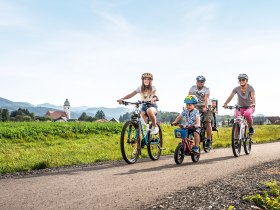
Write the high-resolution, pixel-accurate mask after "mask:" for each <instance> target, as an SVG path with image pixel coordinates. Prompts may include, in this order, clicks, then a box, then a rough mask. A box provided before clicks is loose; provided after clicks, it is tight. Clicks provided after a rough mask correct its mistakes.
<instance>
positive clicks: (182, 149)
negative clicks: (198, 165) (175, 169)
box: [174, 124, 200, 164]
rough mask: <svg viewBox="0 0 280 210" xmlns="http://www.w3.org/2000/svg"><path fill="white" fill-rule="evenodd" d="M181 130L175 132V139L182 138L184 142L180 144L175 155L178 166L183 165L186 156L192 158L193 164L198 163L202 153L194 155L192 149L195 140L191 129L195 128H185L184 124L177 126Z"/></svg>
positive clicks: (177, 129)
mask: <svg viewBox="0 0 280 210" xmlns="http://www.w3.org/2000/svg"><path fill="white" fill-rule="evenodd" d="M176 125H178V126H179V127H180V128H176V129H175V130H174V134H175V138H180V139H181V140H182V141H181V142H180V143H179V144H178V146H177V147H176V149H175V153H174V160H175V162H176V163H177V164H181V163H182V162H183V160H184V157H185V155H187V156H191V158H192V161H193V162H198V161H199V158H200V153H194V152H193V151H192V147H193V145H194V139H193V135H192V133H191V132H189V130H190V129H193V127H189V126H185V125H182V124H176Z"/></svg>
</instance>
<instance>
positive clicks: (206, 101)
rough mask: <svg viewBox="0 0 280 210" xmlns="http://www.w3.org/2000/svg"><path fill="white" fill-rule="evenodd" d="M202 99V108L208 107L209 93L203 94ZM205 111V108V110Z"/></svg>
mask: <svg viewBox="0 0 280 210" xmlns="http://www.w3.org/2000/svg"><path fill="white" fill-rule="evenodd" d="M204 97H205V98H204V100H205V104H204V108H205V109H207V107H208V102H209V94H205V96H204ZM205 111H206V110H205Z"/></svg>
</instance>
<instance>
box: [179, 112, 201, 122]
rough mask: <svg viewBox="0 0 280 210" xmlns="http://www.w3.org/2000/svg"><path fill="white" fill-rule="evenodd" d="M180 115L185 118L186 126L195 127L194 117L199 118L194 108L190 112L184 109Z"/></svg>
mask: <svg viewBox="0 0 280 210" xmlns="http://www.w3.org/2000/svg"><path fill="white" fill-rule="evenodd" d="M180 115H181V116H182V117H185V119H186V125H187V126H195V124H196V117H197V116H199V117H200V114H199V111H198V110H197V109H196V108H194V109H193V110H192V111H191V112H190V111H189V110H187V109H184V111H182V113H181V114H180Z"/></svg>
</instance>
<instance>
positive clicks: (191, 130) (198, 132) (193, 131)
mask: <svg viewBox="0 0 280 210" xmlns="http://www.w3.org/2000/svg"><path fill="white" fill-rule="evenodd" d="M200 132H201V128H200V127H199V128H192V129H189V133H190V134H193V133H197V134H198V135H200Z"/></svg>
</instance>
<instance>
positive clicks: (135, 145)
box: [120, 101, 164, 164]
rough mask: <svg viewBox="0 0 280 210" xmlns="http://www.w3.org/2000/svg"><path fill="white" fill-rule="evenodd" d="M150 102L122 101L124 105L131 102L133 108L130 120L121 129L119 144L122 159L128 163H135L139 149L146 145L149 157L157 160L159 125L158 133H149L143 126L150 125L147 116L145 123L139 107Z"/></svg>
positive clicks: (160, 132)
mask: <svg viewBox="0 0 280 210" xmlns="http://www.w3.org/2000/svg"><path fill="white" fill-rule="evenodd" d="M145 103H150V102H145V101H138V102H127V101H123V104H124V105H128V104H132V105H134V106H135V107H134V109H133V111H132V114H131V120H129V121H127V122H126V123H125V124H124V126H123V129H122V133H121V139H120V146H121V152H122V156H123V158H124V160H125V161H126V162H127V163H129V164H132V163H135V162H136V161H137V159H138V157H139V155H141V149H142V148H144V147H145V146H147V150H148V154H149V157H150V158H151V159H152V160H158V159H159V157H160V155H161V151H162V150H163V149H164V148H163V147H162V131H161V128H160V126H159V125H158V124H157V126H158V128H159V132H158V134H151V133H150V131H149V129H148V128H147V129H145V126H149V128H150V127H151V126H152V125H151V123H150V119H149V118H148V122H147V124H146V123H145V122H144V120H143V118H142V115H141V110H140V107H141V105H142V104H145ZM131 146H132V148H131Z"/></svg>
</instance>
